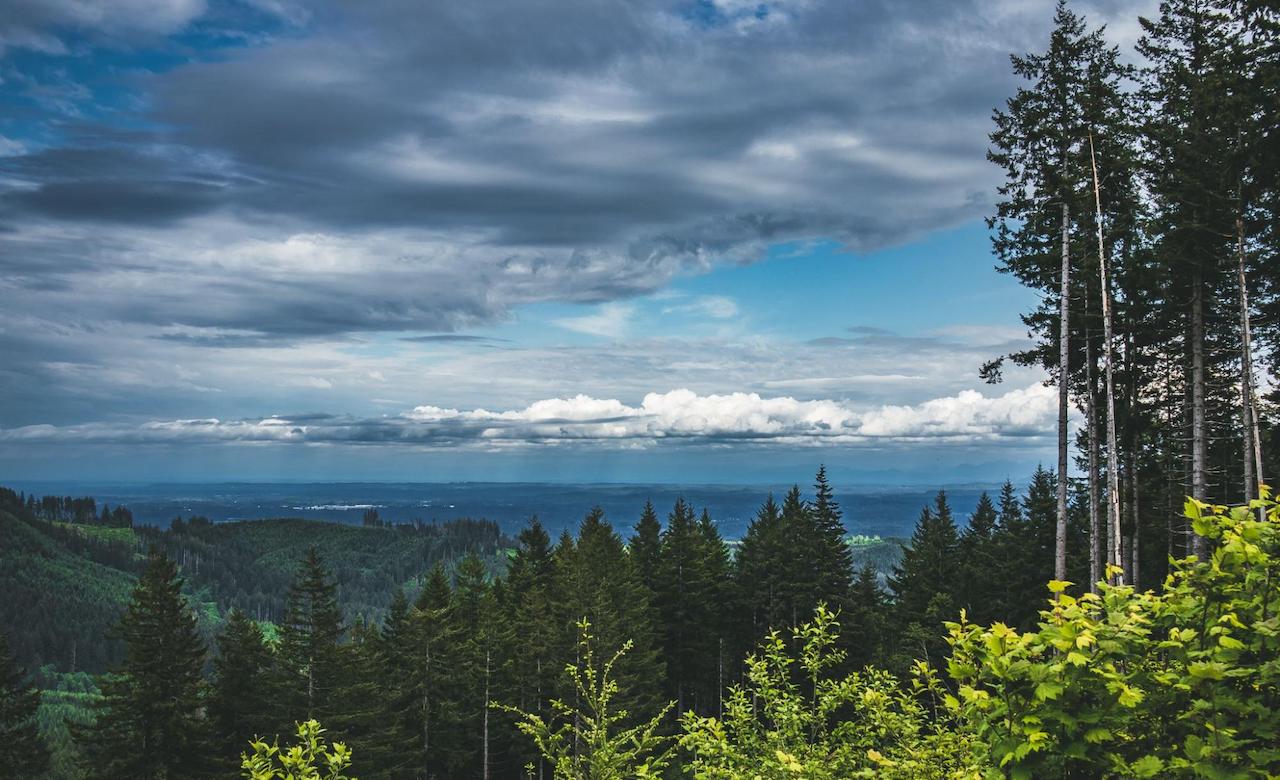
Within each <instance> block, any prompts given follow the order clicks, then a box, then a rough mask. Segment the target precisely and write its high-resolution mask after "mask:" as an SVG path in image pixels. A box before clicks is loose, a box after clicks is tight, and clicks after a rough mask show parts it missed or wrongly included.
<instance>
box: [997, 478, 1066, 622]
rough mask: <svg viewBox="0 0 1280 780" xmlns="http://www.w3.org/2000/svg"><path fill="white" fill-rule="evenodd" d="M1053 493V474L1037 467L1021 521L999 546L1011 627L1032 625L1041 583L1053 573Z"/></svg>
mask: <svg viewBox="0 0 1280 780" xmlns="http://www.w3.org/2000/svg"><path fill="white" fill-rule="evenodd" d="M1057 494H1058V478H1057V475H1055V474H1054V473H1053V472H1052V471H1048V470H1046V469H1044V468H1043V467H1037V468H1036V470H1035V473H1034V474H1032V475H1031V484H1030V485H1029V486H1028V487H1027V494H1026V496H1025V497H1024V499H1023V504H1022V513H1021V522H1020V523H1017V524H1015V525H1014V526H1013V527H1012V529H1011V531H1012V532H1011V533H1009V534H1008V535H1007V537H1006V539H1005V544H1003V545H1002V547H1001V550H1002V555H1003V557H1004V561H1005V569H1004V572H1005V573H1004V575H1003V576H1004V577H1005V579H1006V580H1007V581H1008V583H1009V601H1007V602H1006V603H1005V604H1004V605H1003V607H1004V615H1003V620H1004V622H1006V623H1008V624H1009V625H1011V626H1016V627H1018V628H1022V629H1030V628H1033V627H1034V626H1035V625H1036V622H1037V621H1038V620H1039V612H1040V609H1041V608H1042V607H1043V606H1044V592H1045V591H1044V583H1045V582H1046V581H1048V580H1049V579H1050V578H1051V577H1053V576H1054V544H1055V539H1056V533H1057V531H1056V522H1057V506H1056V504H1057V498H1056V497H1057Z"/></svg>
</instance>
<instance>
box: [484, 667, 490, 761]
mask: <svg viewBox="0 0 1280 780" xmlns="http://www.w3.org/2000/svg"><path fill="white" fill-rule="evenodd" d="M483 750H484V757H483V760H484V771H483V777H484V780H489V650H488V648H485V651H484V748H483Z"/></svg>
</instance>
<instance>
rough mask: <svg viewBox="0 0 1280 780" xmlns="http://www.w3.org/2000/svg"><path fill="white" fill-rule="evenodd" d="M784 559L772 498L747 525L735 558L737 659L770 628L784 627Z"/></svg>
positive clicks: (779, 514)
mask: <svg viewBox="0 0 1280 780" xmlns="http://www.w3.org/2000/svg"><path fill="white" fill-rule="evenodd" d="M785 556H786V549H785V545H784V539H783V529H782V512H781V510H780V509H779V508H778V504H777V502H776V501H774V500H773V496H772V495H770V496H769V497H768V498H767V499H765V502H764V504H763V505H761V507H760V509H759V510H758V511H757V512H756V516H755V517H754V518H752V520H751V523H750V525H748V526H747V532H746V534H745V535H744V536H743V537H742V540H741V541H740V542H739V543H738V550H737V554H736V555H735V556H734V559H733V575H732V576H733V583H734V585H733V592H734V597H733V609H734V614H735V616H736V617H735V623H736V628H735V630H734V632H733V633H734V655H735V657H736V658H745V657H746V655H747V654H748V653H750V652H751V651H752V650H753V649H754V648H755V647H756V645H757V644H758V642H759V640H760V639H761V638H762V637H764V636H765V635H766V634H768V632H769V629H770V628H775V627H776V628H782V627H783V626H784V625H785V618H784V607H783V587H782V580H783V577H784V576H785V574H786V572H785V570H784V566H783V564H784V562H785V560H786V557H785Z"/></svg>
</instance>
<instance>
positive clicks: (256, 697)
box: [208, 610, 279, 771]
mask: <svg viewBox="0 0 1280 780" xmlns="http://www.w3.org/2000/svg"><path fill="white" fill-rule="evenodd" d="M274 669H275V658H274V657H273V654H272V651H271V648H270V647H269V646H268V645H267V642H266V639H265V637H263V635H262V628H261V627H260V626H259V625H258V624H257V623H256V622H254V621H253V619H251V618H250V617H248V616H247V615H245V614H244V613H243V612H240V611H239V610H232V611H231V613H230V615H229V616H228V617H227V622H226V625H225V626H224V628H223V629H222V634H221V635H220V636H219V637H218V655H217V657H216V658H214V660H213V682H212V690H211V691H210V694H209V701H208V713H209V726H210V730H211V734H212V738H213V745H214V752H215V753H216V756H217V758H218V759H219V760H220V761H222V762H223V764H222V766H224V767H226V768H227V770H228V771H234V770H236V769H239V767H240V754H241V753H243V752H244V749H245V745H246V744H248V742H249V740H251V739H254V738H257V737H271V736H274V735H275V734H276V729H277V727H278V726H279V724H278V723H277V721H276V719H274V718H273V717H272V714H273V713H274V712H275V711H276V709H277V704H276V696H277V694H278V693H279V691H278V690H277V688H278V680H277V678H276V677H275V676H274V675H273V671H274Z"/></svg>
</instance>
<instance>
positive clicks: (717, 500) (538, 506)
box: [13, 482, 999, 539]
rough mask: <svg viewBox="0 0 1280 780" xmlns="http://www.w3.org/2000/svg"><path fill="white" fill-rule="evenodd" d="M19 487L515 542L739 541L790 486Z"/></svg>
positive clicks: (883, 530)
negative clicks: (520, 536) (685, 535)
mask: <svg viewBox="0 0 1280 780" xmlns="http://www.w3.org/2000/svg"><path fill="white" fill-rule="evenodd" d="M13 487H15V488H17V489H21V490H24V491H28V492H34V493H36V494H38V495H44V494H52V495H73V496H79V495H93V496H94V497H95V498H96V499H97V500H98V503H99V505H101V504H102V503H106V504H108V505H110V506H113V507H114V506H119V505H125V506H127V507H129V510H130V511H131V512H132V513H133V516H134V520H135V522H138V523H143V524H147V525H163V526H167V525H168V524H169V522H170V521H171V520H172V519H173V518H174V517H177V516H179V515H181V516H183V517H191V516H192V515H200V516H204V517H208V518H209V519H211V520H215V521H228V520H258V519H263V518H273V517H302V518H309V519H314V520H327V521H331V522H340V523H352V524H358V523H360V522H362V519H363V516H364V513H365V512H366V511H368V510H370V509H376V510H377V511H378V515H379V517H380V519H382V520H384V521H390V522H397V523H409V522H414V521H422V522H443V521H445V520H452V519H455V518H460V517H469V518H484V519H488V520H492V521H494V522H496V523H498V525H499V526H500V527H501V528H502V530H503V531H504V532H506V533H507V534H509V535H511V536H514V535H515V534H516V533H518V532H519V531H520V529H521V528H523V527H524V526H525V524H526V523H527V522H528V520H529V518H531V517H532V516H534V515H536V516H537V517H538V519H539V521H540V522H542V524H543V525H545V526H546V527H547V528H548V530H549V532H550V533H551V535H552V536H553V537H554V536H556V535H558V534H559V533H560V531H562V530H566V529H568V530H574V529H576V527H577V525H578V523H579V522H580V521H581V520H582V517H583V515H585V514H586V512H587V511H588V510H589V509H590V508H591V507H593V506H600V507H602V508H603V509H604V510H605V516H606V517H607V518H608V520H609V521H610V522H611V523H612V524H613V526H614V527H615V528H617V529H618V531H619V532H620V533H622V534H623V536H624V537H625V536H628V535H629V534H630V532H631V531H630V529H631V527H632V526H633V525H634V524H635V522H636V521H637V520H638V519H639V517H640V511H641V509H642V508H643V507H644V502H645V501H652V502H653V504H654V508H655V509H656V510H657V512H658V516H659V517H661V518H665V517H666V513H667V512H668V511H669V510H670V509H671V506H672V505H673V504H674V503H675V500H676V498H677V497H683V498H684V499H685V500H686V501H688V502H689V503H691V504H692V505H693V506H694V507H695V508H696V509H697V510H699V511H700V510H702V509H704V508H705V509H706V510H707V511H708V512H710V513H711V516H712V518H713V519H714V520H715V521H716V524H717V526H718V527H719V529H720V532H721V533H722V534H723V535H724V536H725V537H726V538H728V539H739V538H741V537H742V536H743V534H745V533H746V529H747V525H748V523H750V521H751V518H752V517H753V516H754V515H755V513H756V511H757V510H758V509H759V508H760V505H761V503H763V502H764V499H765V497H766V496H768V495H770V494H772V495H773V496H774V498H775V500H777V501H779V502H780V501H781V500H782V497H783V495H784V494H785V493H786V491H787V490H789V489H790V488H791V485H788V484H774V485H644V484H632V485H623V484H593V485H585V484H560V485H551V484H542V483H440V484H423V483H386V482H384V483H359V482H345V483H294V484H282V483H274V484H273V483H216V484H172V483H171V484H159V485H146V484H134V485H124V484H118V483H117V484H94V483H70V482H34V483H19V484H17V485H13ZM998 487H999V486H998V485H973V484H968V485H951V486H948V487H947V495H948V500H949V501H950V503H951V506H952V509H953V510H954V511H955V513H956V517H957V519H958V521H960V522H961V523H962V524H963V521H964V518H965V517H966V516H967V515H968V514H969V513H970V512H971V511H972V510H973V508H974V506H975V505H976V503H977V500H978V496H979V494H980V493H981V492H982V491H983V490H984V489H985V490H988V491H990V492H992V493H993V494H994V492H995V491H996V490H998ZM801 488H802V489H805V486H803V485H802V486H801ZM935 492H936V489H935V488H933V487H929V488H925V487H922V486H918V485H917V486H911V485H861V486H849V487H840V488H838V489H837V491H836V498H837V499H838V500H839V501H840V502H842V503H843V505H844V511H845V525H846V527H847V529H848V531H849V533H851V534H861V535H867V536H881V537H905V536H910V534H911V529H912V526H913V524H914V523H915V520H916V518H917V517H918V516H919V514H920V510H921V508H922V507H923V506H925V505H926V504H928V503H930V502H932V501H933V498H934V494H935Z"/></svg>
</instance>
